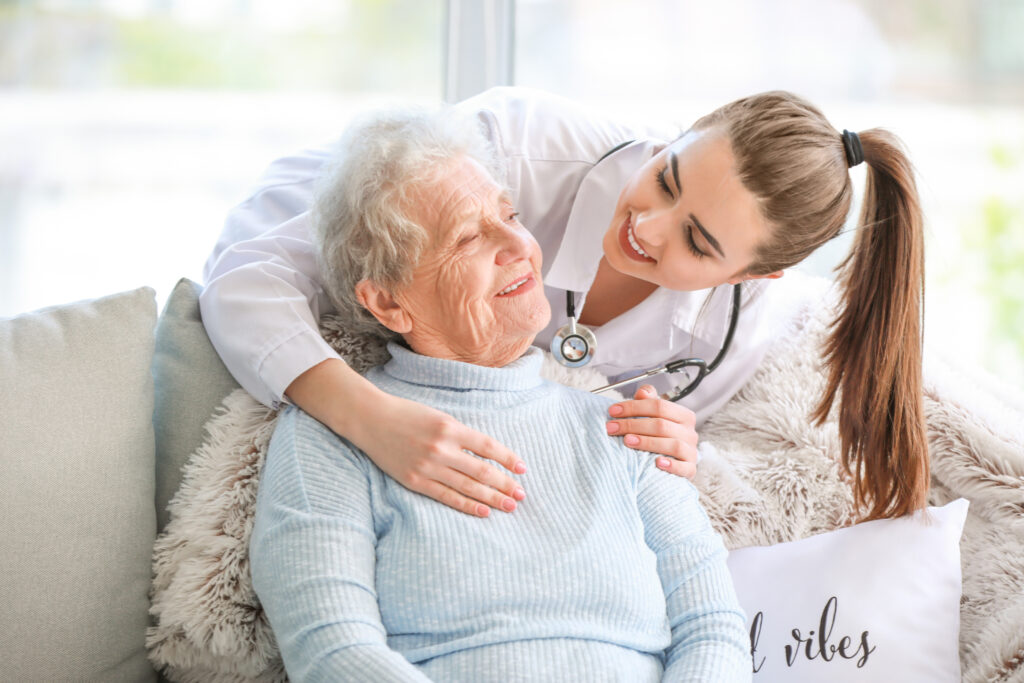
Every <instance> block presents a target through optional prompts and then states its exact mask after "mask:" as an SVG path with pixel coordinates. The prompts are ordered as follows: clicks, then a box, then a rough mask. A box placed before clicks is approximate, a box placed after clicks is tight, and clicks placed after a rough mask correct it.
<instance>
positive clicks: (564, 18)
mask: <svg viewBox="0 0 1024 683" xmlns="http://www.w3.org/2000/svg"><path fill="white" fill-rule="evenodd" d="M474 22H475V23H474ZM1022 36H1024V0H901V1H900V2H892V1H891V0H890V1H886V0H772V1H771V2H766V1H764V0H720V1H716V2H708V1H707V0H705V1H703V2H698V1H693V0H631V2H629V3H626V2H622V1H621V0H462V1H460V0H291V2H288V3H283V2H279V1H276V0H0V317H3V316H11V315H16V314H18V313H20V312H23V311H27V310H31V309H34V308H38V307H41V306H46V305H50V304H57V303H64V302H68V301H72V300H77V299H83V298H89V297H94V296H99V295H103V294H108V293H112V292H115V291H119V290H123V289H129V288H133V287H137V286H139V285H143V284H148V285H150V286H152V287H154V288H155V289H156V290H157V296H158V301H162V300H163V298H165V297H166V296H167V294H168V293H169V292H170V290H171V288H172V287H173V285H174V283H175V282H176V281H177V279H178V278H180V277H182V276H187V277H190V278H192V279H194V280H197V281H200V280H201V270H202V265H203V262H204V260H205V258H206V255H207V253H208V252H209V250H210V249H211V248H212V246H213V243H214V240H215V239H216V236H217V234H218V232H219V230H220V227H221V223H222V221H223V217H224V215H225V213H226V212H227V210H228V209H229V208H230V207H231V206H232V205H234V204H235V203H237V202H239V201H241V200H242V199H243V198H244V197H245V196H246V192H247V189H248V187H249V186H250V185H251V184H252V183H253V182H254V181H255V180H256V178H257V177H258V175H259V174H260V172H261V171H262V170H263V168H264V167H265V166H266V165H267V164H268V163H269V162H270V161H271V160H273V159H274V158H275V157H278V156H282V155H285V154H288V153H290V152H293V151H295V150H297V149H300V148H303V147H307V146H313V145H317V144H321V143H323V142H327V141H329V140H331V139H333V138H334V137H336V136H337V135H338V134H339V133H340V132H341V130H342V129H343V128H344V127H345V125H346V122H347V121H348V120H349V118H351V117H352V116H353V114H354V113H356V112H358V111H361V110H364V109H366V108H368V107H373V106H377V105H380V104H384V103H387V102H393V101H396V100H402V101H409V100H414V101H437V100H439V99H442V98H447V99H449V100H455V99H460V98H461V97H463V96H466V95H469V94H472V92H475V91H476V90H479V89H480V88H482V87H485V86H486V85H488V84H492V83H515V84H519V85H529V86H534V87H540V88H545V89H549V90H552V91H555V92H558V93H561V94H564V95H567V96H570V97H574V98H576V99H579V100H583V101H585V102H587V103H588V104H591V105H593V106H594V107H597V108H600V109H604V110H606V111H609V112H612V113H615V114H617V115H621V116H624V117H627V118H632V119H644V120H648V121H651V122H654V123H658V124H666V125H674V126H677V127H679V128H685V127H686V126H687V125H688V124H689V123H691V122H692V121H693V120H694V119H695V118H697V117H698V116H700V115H702V114H704V113H707V112H708V111H710V110H711V109H713V108H715V107H716V106H718V105H720V104H723V103H725V102H726V101H728V100H731V99H733V98H736V97H739V96H743V95H746V94H750V93H752V92H756V91H761V90H767V89H775V88H784V89H789V90H793V91H795V92H797V93H799V94H801V95H804V96H805V97H808V98H809V99H810V100H812V101H813V102H815V103H816V104H818V105H819V106H820V107H821V108H822V109H823V110H824V111H825V112H826V114H827V115H828V116H829V118H830V119H831V120H832V122H833V123H834V124H835V125H836V126H837V128H839V129H843V128H849V129H851V130H863V129H865V128H871V127H875V126H881V127H886V128H889V129H891V130H893V131H894V132H896V133H897V134H898V135H899V136H900V137H901V138H902V139H903V140H904V142H905V143H906V145H907V147H908V148H909V150H910V153H911V157H912V159H913V160H914V163H915V165H916V167H917V171H918V182H919V187H920V189H921V193H922V199H923V201H924V206H925V212H926V219H927V231H928V236H927V240H928V242H927V249H928V264H927V272H928V276H927V278H928V279H927V290H926V323H925V325H926V326H925V330H926V338H927V342H928V343H929V345H930V346H932V347H933V348H935V349H939V350H940V352H941V353H942V354H944V355H947V356H951V357H955V358H956V359H957V360H958V362H959V363H961V364H969V365H972V366H975V365H976V366H981V367H984V368H986V369H987V371H988V372H989V373H991V374H992V375H994V376H997V377H998V378H999V379H1000V380H1001V381H1004V382H1008V383H1009V384H1011V385H1013V386H1016V387H1022V386H1024V38H1022ZM845 248H846V243H843V242H841V241H837V243H835V244H832V245H830V246H829V248H828V249H826V250H823V251H822V253H821V254H820V255H818V256H817V257H816V258H815V259H814V260H813V261H812V262H810V263H808V264H806V265H805V266H804V268H805V269H807V270H810V271H812V272H816V273H819V274H823V275H829V274H830V273H831V268H832V267H833V266H834V265H835V263H836V262H837V261H838V260H839V259H840V258H841V257H842V255H843V253H844V250H845Z"/></svg>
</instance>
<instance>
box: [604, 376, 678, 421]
mask: <svg viewBox="0 0 1024 683" xmlns="http://www.w3.org/2000/svg"><path fill="white" fill-rule="evenodd" d="M608 414H609V415H611V416H612V417H615V418H620V417H661V418H665V419H666V420H671V421H673V422H677V423H679V424H681V425H684V426H687V427H691V428H692V427H693V426H694V425H695V424H696V423H697V416H696V415H695V414H694V412H693V411H692V410H690V409H689V408H687V407H686V406H684V405H680V404H678V403H673V402H672V401H667V400H665V399H663V398H661V397H659V396H658V394H657V392H656V391H655V390H654V387H652V386H650V385H645V386H642V387H640V388H639V389H638V390H637V392H636V394H635V395H634V398H632V399H628V400H625V401H620V402H619V403H615V404H613V405H611V406H609V408H608Z"/></svg>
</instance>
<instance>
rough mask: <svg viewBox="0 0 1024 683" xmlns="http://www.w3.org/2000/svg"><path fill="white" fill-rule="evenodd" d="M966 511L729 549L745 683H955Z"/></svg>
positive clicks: (943, 510)
mask: <svg viewBox="0 0 1024 683" xmlns="http://www.w3.org/2000/svg"><path fill="white" fill-rule="evenodd" d="M967 507H968V503H967V501H966V500H965V499H963V498H960V499H958V500H955V501H953V502H951V503H949V504H947V505H945V506H943V507H938V508H935V507H933V508H928V510H927V511H921V512H918V513H917V514H915V515H913V516H909V517H903V518H900V519H886V520H876V521H872V522H864V523H862V524H858V525H855V526H852V527H848V528H845V529H837V530H835V531H830V532H828V533H824V534H820V535H818V536H811V537H810V538H804V539H801V540H799V541H792V542H790V543H781V544H778V545H773V546H766V547H750V548H739V549H736V550H733V551H732V552H731V553H730V554H729V569H730V571H731V572H732V576H733V581H734V583H735V585H736V593H737V595H738V596H739V599H740V604H742V605H743V608H744V609H745V610H746V612H747V627H748V629H749V632H750V638H751V658H752V666H753V669H754V681H756V682H758V683H764V682H766V681H787V682H794V681H833V682H837V683H839V682H842V681H901V683H906V682H909V681H928V682H929V683H934V682H936V681H959V680H960V656H959V633H960V593H961V576H960V534H961V532H962V531H963V527H964V521H965V519H966V517H967Z"/></svg>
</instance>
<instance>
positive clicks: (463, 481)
mask: <svg viewBox="0 0 1024 683" xmlns="http://www.w3.org/2000/svg"><path fill="white" fill-rule="evenodd" d="M456 106H457V107H458V108H460V109H461V110H463V111H465V112H466V113H468V114H472V115H474V116H476V117H477V119H478V120H479V121H480V122H481V124H482V125H483V126H484V129H485V132H486V134H487V137H488V138H489V139H490V140H491V142H492V144H493V145H494V148H495V152H496V154H497V155H498V157H499V159H500V160H501V161H502V162H503V163H502V164H501V165H503V166H504V168H505V171H506V177H505V178H504V179H503V180H504V182H505V183H506V185H507V186H508V187H509V190H510V193H511V196H512V199H513V202H514V204H515V205H516V209H517V211H518V212H519V218H520V220H521V222H522V223H523V224H524V225H525V226H526V227H527V228H528V229H529V230H530V231H531V232H532V233H533V234H534V236H535V238H536V239H537V241H538V243H539V244H540V246H541V249H542V252H543V257H544V264H545V273H544V282H545V292H546V294H547V296H548V299H549V301H550V302H551V304H552V309H553V311H554V312H555V315H553V316H552V322H551V324H549V326H548V327H547V328H546V329H545V330H544V331H542V332H541V333H540V334H539V335H538V336H537V344H538V345H539V346H541V347H542V348H547V347H548V345H549V344H550V342H551V340H552V338H554V336H555V335H556V333H557V331H558V330H559V329H560V328H561V327H562V326H564V325H565V324H566V321H567V319H568V317H569V316H568V314H569V312H570V311H569V309H570V308H573V309H574V310H573V311H572V312H574V313H575V314H576V316H577V317H578V320H579V322H580V323H582V324H585V325H587V326H589V327H590V328H591V329H593V330H594V332H595V334H596V339H597V349H596V352H595V355H594V358H593V362H592V364H591V365H592V366H593V367H595V368H596V369H597V370H598V371H600V372H602V373H604V374H605V375H608V376H611V377H613V378H614V377H618V376H623V375H630V374H635V373H636V372H637V371H643V370H647V369H650V368H652V367H656V366H660V365H662V364H664V363H666V362H668V361H671V360H675V359H679V358H683V357H690V356H697V357H701V358H705V359H709V360H710V359H711V358H713V357H714V356H715V355H716V354H717V353H718V351H719V349H720V348H721V345H722V340H723V338H724V337H725V336H726V330H727V328H728V326H729V321H730V300H731V298H732V297H731V293H730V290H731V289H732V288H730V287H719V285H724V284H739V283H743V284H742V301H741V307H740V312H741V314H740V316H739V321H738V327H737V330H736V334H735V337H734V340H733V343H732V345H731V346H730V348H729V351H728V353H726V354H725V356H724V358H723V360H722V362H721V365H720V366H718V367H717V368H716V369H715V371H714V372H712V373H711V374H710V375H708V376H707V377H706V379H704V380H703V382H702V383H701V384H700V386H699V388H697V389H696V391H694V392H693V393H691V394H690V395H689V396H688V397H686V399H684V401H683V402H682V403H683V405H679V404H674V403H670V402H668V401H665V400H663V399H660V398H658V396H657V394H656V390H655V387H652V386H645V387H642V388H641V389H640V390H639V391H638V392H637V395H636V396H635V398H634V399H633V400H628V401H624V402H621V403H619V404H616V405H615V406H613V407H612V408H611V410H610V412H611V417H612V418H613V419H611V420H610V421H609V422H608V433H609V434H610V435H613V436H615V437H619V436H625V439H626V443H627V444H628V445H630V446H633V447H634V448H639V449H642V450H646V451H650V452H653V453H657V454H661V456H667V457H659V458H658V462H659V466H662V468H663V469H667V470H669V471H672V472H674V473H676V474H683V475H688V476H692V473H693V471H694V463H695V461H696V454H695V447H696V433H695V431H694V428H695V423H698V422H699V420H702V419H703V418H705V417H706V416H707V415H709V414H711V413H713V412H714V410H716V409H717V408H718V407H720V406H721V405H722V404H723V403H725V401H727V400H728V399H729V398H730V397H731V396H732V395H733V394H734V393H735V392H736V391H737V390H738V389H739V388H740V387H741V386H742V385H743V383H744V382H745V381H746V379H747V378H748V377H749V376H750V375H751V374H752V373H753V371H754V370H755V369H756V367H757V364H758V363H759V362H760V359H761V355H762V354H763V352H764V350H765V348H766V346H767V343H768V341H770V339H769V337H770V334H769V333H768V330H770V329H771V323H772V315H773V310H774V306H775V304H776V303H777V301H778V300H779V298H780V297H779V296H776V295H774V294H773V291H776V290H777V289H778V283H774V282H772V280H774V279H776V278H778V277H780V276H781V275H782V272H783V270H784V269H786V268H789V267H790V266H793V265H795V264H796V263H799V262H800V261H801V260H803V259H804V258H806V257H807V256H808V255H809V254H810V253H812V252H813V251H814V250H815V249H816V248H817V247H818V246H820V245H822V244H824V243H825V242H827V241H828V240H830V239H831V238H833V237H835V236H836V235H837V234H838V233H839V231H840V230H841V228H842V226H843V224H844V221H845V219H846V216H847V213H848V212H849V209H850V203H851V199H852V195H853V190H852V186H851V180H850V174H849V168H850V167H851V166H853V165H856V164H858V163H860V162H862V161H863V162H865V163H866V164H867V167H868V172H867V183H866V190H865V196H864V203H863V210H862V214H861V217H860V221H859V227H858V230H857V235H856V239H855V243H854V246H853V249H852V251H851V253H850V255H849V256H848V258H847V259H846V260H845V261H844V263H843V264H842V266H841V273H840V284H841V286H842V290H843V301H842V306H841V310H840V312H839V314H838V317H837V319H836V321H835V324H834V326H833V329H832V332H831V336H830V338H829V341H828V343H827V345H826V348H825V349H824V357H825V361H826V367H827V372H828V382H827V386H826V390H825V392H824V395H823V396H822V399H821V402H820V404H819V406H818V410H817V411H816V413H815V415H814V416H813V417H815V418H817V419H819V420H822V419H824V418H825V416H826V415H827V414H828V413H829V411H830V409H831V407H832V405H833V403H835V402H837V401H838V404H839V406H838V407H839V410H838V419H839V429H840V436H841V439H842V444H843V446H842V457H843V464H844V466H845V467H846V468H847V469H848V470H849V472H850V474H851V476H852V481H853V486H854V494H855V498H856V500H857V502H858V504H860V505H861V506H862V509H863V510H864V513H865V517H866V518H877V517H885V516H898V515H902V514H904V513H907V512H909V511H911V510H914V509H916V508H918V507H921V506H922V505H923V504H924V500H925V494H926V491H927V487H928V461H927V444H926V440H925V431H924V421H923V415H922V407H921V388H920V385H921V382H920V374H921V368H920V364H921V357H920V344H921V329H920V313H921V297H922V291H923V237H922V216H921V211H920V207H919V202H918V198H917V192H916V188H915V185H914V180H913V173H912V169H911V166H910V163H909V161H908V160H907V158H906V156H905V154H904V153H903V152H902V151H901V148H900V146H899V143H898V141H897V140H896V139H895V138H894V137H893V136H892V135H890V134H889V133H886V132H885V131H882V130H878V129H872V130H869V131H864V132H863V133H861V134H860V135H857V134H853V133H848V132H846V131H844V132H843V133H840V132H839V131H837V130H836V129H835V128H833V127H832V126H831V125H830V124H829V123H828V121H827V120H826V119H825V118H824V116H823V115H822V114H821V113H820V112H819V111H818V110H817V109H816V108H814V107H813V106H812V105H810V104H809V103H807V102H805V101H804V100H802V99H800V98H798V97H796V96H794V95H792V94H789V93H783V92H771V93H764V94H760V95H755V96H752V97H748V98H744V99H741V100H738V101H736V102H733V103H730V104H728V105H725V106H724V107H721V108H720V109H718V110H716V111H715V112H713V113H711V114H710V115H708V116H706V117H704V118H702V119H700V120H698V121H697V122H696V123H695V124H694V125H693V127H692V128H691V129H690V130H688V131H687V132H686V133H685V134H683V135H682V136H680V137H678V138H677V139H675V140H674V141H667V140H666V139H665V138H664V137H654V136H652V132H651V131H648V130H638V129H636V128H631V127H628V126H624V125H620V124H618V123H615V122H612V121H608V120H605V119H602V118H600V117H597V116H594V115H592V114H591V113H589V112H586V111H584V110H582V109H580V108H579V107H577V106H575V105H573V104H572V103H571V102H568V101H566V100H564V99H561V98H557V97H554V96H551V95H547V94H544V93H539V92H536V91H529V90H524V89H519V88H499V89H495V90H491V91H488V92H486V93H483V94H481V95H479V96H477V97H474V98H471V99H470V100H467V101H465V102H462V103H460V104H459V105H456ZM336 153H337V150H335V149H324V150H320V151H315V152H310V153H306V154H304V155H301V156H299V157H296V158H291V159H285V160H281V161H279V162H277V163H276V164H275V165H274V166H272V167H271V170H270V172H269V173H268V174H267V176H266V178H265V180H264V183H263V184H262V186H261V187H260V188H259V189H258V191H257V192H256V193H255V194H254V195H253V196H252V197H251V198H250V199H249V200H247V201H246V202H244V203H243V204H242V205H240V206H239V207H238V208H236V209H235V210H234V211H233V212H232V214H231V215H230V216H229V217H228V221H227V224H226V226H225V229H224V231H223V233H222V235H221V238H220V240H219V241H218V244H217V247H216V249H215V250H214V253H213V254H212V255H211V257H210V260H209V262H208V263H207V269H206V280H207V285H206V289H205V290H204V292H203V295H202V298H201V300H200V303H201V307H202V314H203V320H204V323H205V324H206V327H207V330H208V332H209V334H210V338H211V340H212V341H213V343H214V345H215V347H216V348H217V349H218V352H219V353H220V355H221V357H222V358H223V359H224V361H225V364H226V365H227V367H228V368H229V369H230V370H231V372H232V373H233V374H234V375H235V377H236V378H237V379H238V380H239V382H240V383H241V384H242V386H243V387H245V388H246V389H247V390H249V391H250V392H251V393H252V394H253V395H254V396H255V397H257V398H258V399H260V400H262V401H263V402H265V403H267V404H268V405H271V404H274V403H276V402H280V401H286V400H287V401H291V402H294V403H296V404H298V405H299V406H300V407H302V408H303V409H304V410H305V411H306V412H308V413H310V414H311V415H313V416H314V417H316V418H317V419H319V420H320V421H321V422H323V423H324V424H325V425H327V426H328V427H330V428H331V429H332V430H334V431H335V432H336V433H338V434H340V435H342V436H344V437H346V438H348V439H349V440H350V441H351V442H352V443H354V444H355V445H356V446H358V447H359V448H360V449H362V450H363V451H365V452H366V453H367V454H368V455H369V456H370V458H371V459H373V460H374V462H375V463H376V464H377V465H378V466H379V467H380V468H381V469H382V470H384V471H385V472H386V473H387V474H389V475H390V476H391V477H392V478H394V479H396V480H397V481H399V482H401V483H402V484H403V485H405V486H406V487H408V488H410V489H412V490H414V491H417V492H420V493H423V494H425V495H428V496H430V497H431V498H434V499H436V500H439V501H441V502H443V503H445V504H447V505H449V506H451V507H454V508H457V509H460V510H462V511H464V512H467V513H470V514H477V515H481V516H483V515H486V514H488V511H489V509H488V507H487V506H490V507H494V508H495V509H502V510H506V511H508V510H512V509H514V508H515V500H519V499H522V497H523V496H524V495H525V494H524V492H523V491H522V489H521V488H519V486H518V484H517V483H516V482H515V480H514V479H513V478H512V477H510V476H508V475H507V474H505V473H503V472H502V471H501V470H499V469H498V468H495V467H490V466H488V465H487V464H486V463H482V462H481V461H480V460H479V459H477V458H474V457H472V456H471V455H469V454H468V453H467V452H466V451H469V452H471V453H475V454H477V455H480V456H482V457H485V458H488V459H491V460H493V461H495V462H497V463H499V464H501V465H503V466H504V467H505V468H506V469H507V470H509V471H511V472H521V471H525V464H524V463H522V462H521V461H520V460H519V459H518V458H517V457H516V456H515V454H513V453H511V452H510V451H509V450H508V449H507V448H505V447H504V446H503V445H502V444H500V443H497V442H496V441H494V440H493V439H491V438H489V437H486V436H485V435H483V434H480V433H479V432H476V431H474V430H471V429H469V428H467V427H465V426H464V425H461V424H460V423H458V422H456V421H455V420H454V419H452V418H451V417H449V416H447V415H444V414H442V413H439V412H437V411H434V410H432V409H430V408H427V407H425V406H422V405H419V404H415V403H412V402H409V401H406V400H404V399H399V398H397V397H393V396H388V395H387V394H385V393H383V392H381V391H380V390H378V389H376V388H375V387H373V386H372V385H370V384H369V383H368V382H367V381H366V380H365V379H364V378H362V377H361V376H360V375H358V374H357V373H355V372H354V371H352V370H351V369H350V368H349V367H348V366H347V365H345V363H344V362H343V361H341V360H340V359H339V358H338V357H337V355H336V354H335V353H334V352H333V351H332V350H331V349H330V348H329V347H328V346H327V344H326V343H324V342H323V340H322V339H321V338H320V335H319V333H318V332H317V327H316V320H317V318H318V317H319V315H320V314H322V313H325V312H328V311H329V310H331V309H330V302H329V301H328V299H327V297H326V296H325V295H324V293H323V291H324V290H323V287H322V286H321V284H320V280H321V275H320V273H319V271H318V268H317V264H316V258H315V249H314V247H313V245H312V243H311V238H310V230H309V228H310V220H311V219H310V214H309V207H310V205H311V204H312V196H313V192H314V187H315V185H316V181H317V178H319V177H320V176H321V175H323V173H322V171H323V169H322V165H323V164H324V162H325V161H326V160H327V159H328V158H330V157H331V156H332V155H333V154H336ZM570 293H571V294H572V295H573V296H572V297H571V299H572V302H571V303H572V305H570V303H569V299H570V297H569V296H567V295H568V294H570ZM782 298H784V297H782ZM563 306H564V308H563ZM671 380H672V377H671V376H669V377H668V378H665V377H664V376H662V378H659V381H660V382H661V383H662V384H661V385H660V386H658V387H657V389H658V390H661V391H666V390H671V388H672V386H671V383H670V382H671ZM655 383H656V382H655ZM689 409H692V410H694V411H696V415H695V414H694V413H693V412H691V411H690V410H689ZM410 453H413V454H416V455H413V456H409V455H408V454H410ZM397 454H403V455H397Z"/></svg>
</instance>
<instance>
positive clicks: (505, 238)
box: [494, 227, 532, 266]
mask: <svg viewBox="0 0 1024 683" xmlns="http://www.w3.org/2000/svg"><path fill="white" fill-rule="evenodd" d="M501 242H502V243H501V248H500V249H498V254H497V255H496V256H495V259H494V261H495V263H497V264H498V265H499V266H503V265H506V264H508V263H513V262H515V261H519V260H521V259H524V258H528V257H529V255H530V245H531V243H532V238H531V237H530V234H529V233H528V232H526V230H525V229H523V228H518V229H516V228H510V227H504V228H503V229H502V231H501Z"/></svg>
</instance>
